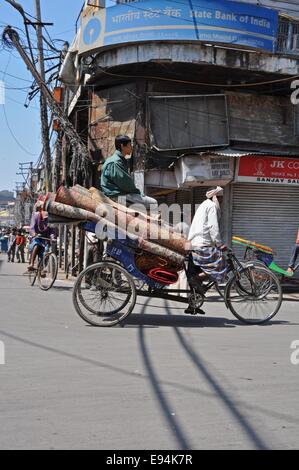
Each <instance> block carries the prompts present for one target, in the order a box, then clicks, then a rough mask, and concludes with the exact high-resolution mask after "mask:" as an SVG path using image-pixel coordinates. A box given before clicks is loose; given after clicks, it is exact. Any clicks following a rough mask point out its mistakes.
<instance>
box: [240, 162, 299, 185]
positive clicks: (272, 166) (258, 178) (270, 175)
mask: <svg viewBox="0 0 299 470" xmlns="http://www.w3.org/2000/svg"><path fill="white" fill-rule="evenodd" d="M236 181H243V182H246V183H270V184H284V185H289V186H294V185H295V186H298V185H299V158H298V159H295V158H283V157H259V156H250V157H241V158H240V159H239V164H238V171H237V176H236Z"/></svg>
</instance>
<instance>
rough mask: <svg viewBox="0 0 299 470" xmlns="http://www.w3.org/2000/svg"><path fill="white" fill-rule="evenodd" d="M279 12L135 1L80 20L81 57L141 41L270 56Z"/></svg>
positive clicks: (222, 2) (200, 1)
mask: <svg viewBox="0 0 299 470" xmlns="http://www.w3.org/2000/svg"><path fill="white" fill-rule="evenodd" d="M277 31H278V12H277V11H276V10H273V9H270V8H264V7H260V6H257V5H251V4H246V3H239V2H232V1H227V0H215V1H213V2H211V1H208V0H196V2H191V1H189V0H181V1H180V2H170V1H167V0H159V1H158V0H139V1H137V2H130V3H121V4H117V5H115V6H113V7H109V8H102V9H99V10H98V11H97V12H93V13H92V14H90V15H85V16H84V14H83V15H82V20H81V32H80V37H79V54H86V53H91V52H92V51H93V52H94V51H95V50H96V49H100V48H101V47H104V46H112V45H117V44H125V43H140V42H144V41H168V40H170V41H203V42H205V43H208V44H211V43H212V44H215V43H216V44H217V43H220V44H230V45H232V46H233V47H238V46H243V48H244V47H246V48H253V49H258V50H265V51H269V52H274V50H275V44H276V38H277Z"/></svg>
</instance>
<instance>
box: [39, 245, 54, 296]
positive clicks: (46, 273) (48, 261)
mask: <svg viewBox="0 0 299 470" xmlns="http://www.w3.org/2000/svg"><path fill="white" fill-rule="evenodd" d="M57 272H58V263H57V258H56V256H55V255H54V254H53V253H46V254H45V255H44V256H43V258H42V260H41V262H40V263H39V266H38V275H37V277H38V283H39V287H40V288H41V289H42V290H44V291H47V290H49V289H51V287H52V286H53V284H54V282H55V281H56V278H57Z"/></svg>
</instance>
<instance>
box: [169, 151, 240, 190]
mask: <svg viewBox="0 0 299 470" xmlns="http://www.w3.org/2000/svg"><path fill="white" fill-rule="evenodd" d="M174 172H175V177H176V180H177V185H178V187H179V188H191V187H196V186H200V185H204V186H207V185H210V186H212V185H216V184H220V185H222V186H223V185H226V184H228V183H229V182H230V181H232V179H233V174H234V161H233V158H229V157H219V158H215V157H199V156H190V157H183V158H181V159H180V160H179V161H178V162H177V163H176V165H175V169H174Z"/></svg>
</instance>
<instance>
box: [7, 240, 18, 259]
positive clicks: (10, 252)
mask: <svg viewBox="0 0 299 470" xmlns="http://www.w3.org/2000/svg"><path fill="white" fill-rule="evenodd" d="M15 254H16V244H15V243H13V244H12V245H11V247H10V248H9V250H8V252H7V256H8V261H11V262H12V263H13V262H14V260H15Z"/></svg>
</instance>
